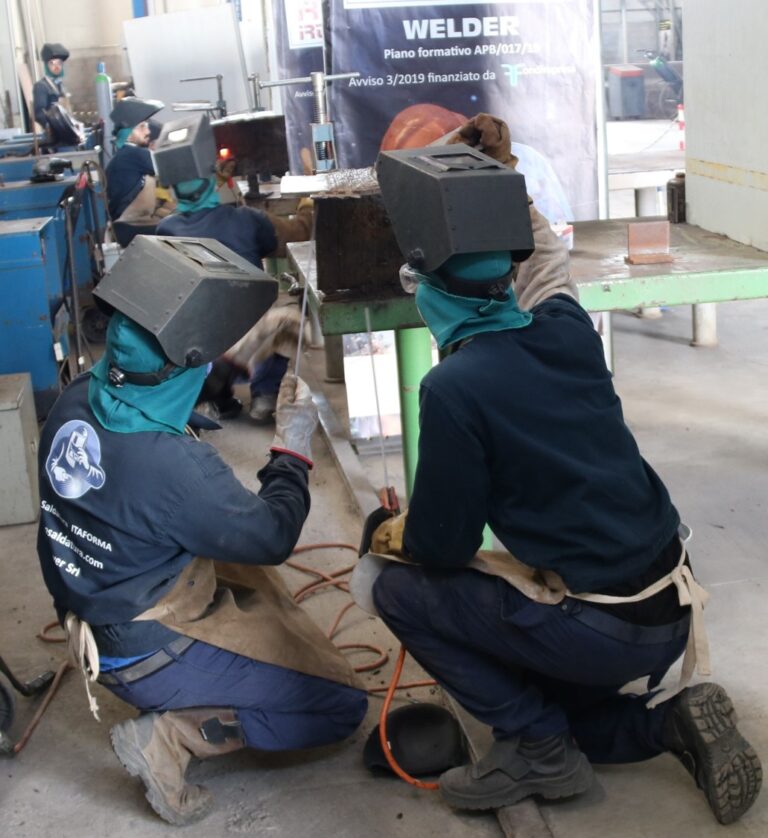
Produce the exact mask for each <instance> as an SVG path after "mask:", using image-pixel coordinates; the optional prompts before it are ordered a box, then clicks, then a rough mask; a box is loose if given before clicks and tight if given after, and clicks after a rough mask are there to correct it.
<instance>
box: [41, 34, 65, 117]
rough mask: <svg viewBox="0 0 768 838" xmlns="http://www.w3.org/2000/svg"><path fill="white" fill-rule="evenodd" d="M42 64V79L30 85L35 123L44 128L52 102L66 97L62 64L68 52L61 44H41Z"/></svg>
mask: <svg viewBox="0 0 768 838" xmlns="http://www.w3.org/2000/svg"><path fill="white" fill-rule="evenodd" d="M40 58H41V59H42V62H43V71H44V75H43V78H41V79H39V80H38V81H36V82H35V83H34V84H33V85H32V109H33V111H34V114H35V122H37V123H38V124H39V125H41V126H42V127H43V128H46V127H47V125H48V117H47V115H46V111H47V110H48V108H50V107H51V105H52V104H54V102H58V101H59V99H62V98H64V97H65V96H66V93H65V92H64V62H65V61H66V60H67V59H68V58H69V50H68V49H67V48H66V47H65V46H64V45H63V44H43V47H42V49H41V50H40Z"/></svg>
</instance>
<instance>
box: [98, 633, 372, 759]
mask: <svg viewBox="0 0 768 838" xmlns="http://www.w3.org/2000/svg"><path fill="white" fill-rule="evenodd" d="M166 652H168V654H169V655H171V657H173V658H174V660H173V661H172V662H171V663H169V664H168V665H167V666H166V667H164V668H163V669H160V670H158V671H157V672H153V673H152V674H151V675H148V676H147V677H146V678H141V679H139V680H137V681H132V682H129V683H120V684H115V685H109V686H107V689H109V690H111V691H112V692H113V693H114V694H115V695H116V696H117V697H118V698H121V699H122V700H123V701H126V702H127V703H128V704H132V705H133V706H134V707H137V708H138V709H139V710H144V711H163V710H180V709H183V708H185V707H231V708H233V709H234V710H235V711H236V712H237V715H238V718H239V719H240V724H241V725H242V728H243V734H244V736H245V741H246V744H247V745H248V746H249V747H251V748H258V749H259V750H263V751H282V750H289V749H294V748H312V747H316V746H318V745H328V744H330V743H332V742H338V741H340V740H341V739H346V737H348V736H349V735H350V734H352V733H353V732H354V730H355V729H356V728H357V727H358V725H359V724H360V722H361V721H362V720H363V718H364V717H365V713H366V710H367V707H368V697H367V695H366V693H365V692H364V691H363V690H358V689H355V688H354V687H347V686H344V685H343V684H337V683H335V682H333V681H327V680H325V679H324V678H316V677H314V676H311V675H304V674H302V673H300V672H295V671H294V670H291V669H284V668H283V667H281V666H274V665H272V664H268V663H260V662H259V661H254V660H251V659H250V658H246V657H243V656H242V655H236V654H234V653H232V652H227V651H225V650H224V649H219V648H217V647H216V646H210V645H209V644H207V643H202V642H200V641H196V642H195V643H193V644H192V645H191V646H190V647H189V648H188V649H186V650H185V651H184V652H182V653H181V654H180V655H178V654H175V653H174V652H172V651H170V650H169V649H168V648H166ZM110 675H114V676H115V677H117V678H119V677H120V670H115V671H113V672H111V673H110Z"/></svg>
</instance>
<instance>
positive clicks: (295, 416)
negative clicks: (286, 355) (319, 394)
mask: <svg viewBox="0 0 768 838" xmlns="http://www.w3.org/2000/svg"><path fill="white" fill-rule="evenodd" d="M316 427H317V407H315V403H314V402H313V401H312V393H311V392H310V389H309V387H308V386H307V384H306V382H304V381H302V380H301V379H300V378H299V377H298V376H296V375H292V374H290V373H286V374H285V375H284V376H283V380H282V382H281V384H280V392H279V393H278V394H277V408H276V409H275V438H274V439H273V440H272V445H271V446H270V451H273V452H275V453H277V454H290V455H291V456H293V457H296V458H298V459H299V460H301V461H302V462H305V463H306V464H307V465H308V466H309V467H310V468H312V465H313V463H312V449H311V444H312V434H313V433H314V432H315V428H316Z"/></svg>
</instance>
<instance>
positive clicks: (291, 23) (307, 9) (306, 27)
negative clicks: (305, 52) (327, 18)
mask: <svg viewBox="0 0 768 838" xmlns="http://www.w3.org/2000/svg"><path fill="white" fill-rule="evenodd" d="M285 20H286V22H287V24H288V46H289V47H290V49H307V48H308V47H321V46H322V45H323V10H322V2H321V0H285Z"/></svg>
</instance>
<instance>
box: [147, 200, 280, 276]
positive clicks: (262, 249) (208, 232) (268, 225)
mask: <svg viewBox="0 0 768 838" xmlns="http://www.w3.org/2000/svg"><path fill="white" fill-rule="evenodd" d="M157 235H158V236H189V237H190V238H207V239H216V241H219V242H221V244H223V245H224V246H225V247H228V248H230V250H234V251H235V253H237V254H238V255H239V256H242V257H243V259H247V260H248V261H249V262H251V263H252V264H254V265H256V267H257V268H260V267H262V263H261V260H262V259H263V258H264V257H265V256H267V255H268V254H270V253H272V251H273V250H275V248H276V247H277V236H276V235H275V228H274V225H273V224H272V222H271V221H270V220H269V218H268V217H267V216H266V215H265V214H264V213H263V212H259V210H256V209H253V208H252V207H235V206H232V204H221V205H220V206H218V207H211V208H210V209H204V210H198V211H197V212H184V213H174V214H173V215H169V216H168V217H167V218H164V219H163V220H162V221H161V222H160V224H159V225H158V227H157Z"/></svg>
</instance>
